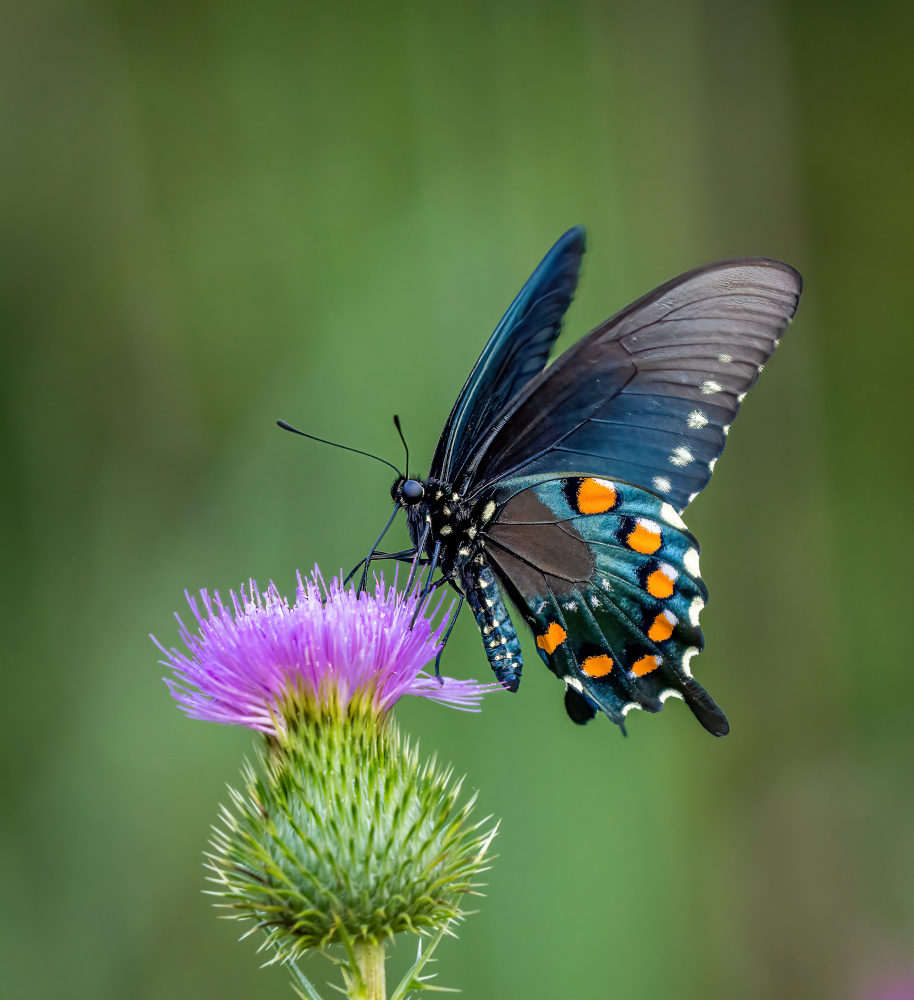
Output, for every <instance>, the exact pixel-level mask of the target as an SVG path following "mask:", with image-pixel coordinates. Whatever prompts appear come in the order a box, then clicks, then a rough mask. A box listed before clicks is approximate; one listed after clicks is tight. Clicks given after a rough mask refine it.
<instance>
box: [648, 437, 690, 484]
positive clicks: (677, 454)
mask: <svg viewBox="0 0 914 1000" xmlns="http://www.w3.org/2000/svg"><path fill="white" fill-rule="evenodd" d="M669 460H670V461H671V462H672V463H673V465H676V466H679V468H680V469H681V468H682V467H683V466H686V465H688V464H689V463H690V462H694V461H695V457H694V455H693V454H692V453H691V452H690V451H689V449H688V448H684V447H683V446H682V445H680V446H679V447H678V448H674V449H673V454H672V455H670V458H669ZM654 482H655V483H656V482H657V480H656V479H655V480H654Z"/></svg>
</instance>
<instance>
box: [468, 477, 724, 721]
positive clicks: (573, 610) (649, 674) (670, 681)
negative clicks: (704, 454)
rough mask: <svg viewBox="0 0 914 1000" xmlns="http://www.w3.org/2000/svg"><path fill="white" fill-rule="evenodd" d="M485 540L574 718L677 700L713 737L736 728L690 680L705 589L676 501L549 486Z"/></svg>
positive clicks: (606, 487) (587, 482)
mask: <svg viewBox="0 0 914 1000" xmlns="http://www.w3.org/2000/svg"><path fill="white" fill-rule="evenodd" d="M485 540H486V550H487V553H488V559H489V561H490V563H491V565H492V566H493V569H494V571H495V574H496V575H497V577H498V579H499V582H500V583H501V585H502V587H503V588H504V589H505V591H506V592H507V594H508V596H509V597H510V598H511V600H512V601H513V602H514V604H515V605H516V606H517V607H518V608H519V609H520V611H521V614H522V615H523V616H524V618H525V620H526V621H527V623H528V625H529V626H530V627H531V629H532V630H533V633H534V636H535V638H536V644H537V650H538V652H539V654H540V656H541V657H542V658H543V659H544V660H545V662H546V663H547V665H548V666H549V668H550V669H551V670H552V671H553V672H554V673H555V674H556V675H557V676H559V677H560V678H561V679H562V680H564V681H565V685H566V692H567V693H566V708H568V712H569V715H571V717H572V718H573V719H575V721H587V718H589V717H590V716H591V715H592V714H593V713H594V711H595V710H597V709H599V710H601V711H603V712H605V713H606V714H607V715H608V716H609V717H610V718H611V719H613V721H615V722H617V723H619V724H620V725H621V724H622V720H623V718H624V716H625V713H626V712H627V711H629V710H630V709H631V708H633V707H637V708H643V709H646V710H648V711H652V712H656V711H659V710H660V708H661V707H662V704H663V702H664V701H665V700H666V698H668V697H670V696H671V695H673V696H678V697H682V698H684V699H685V701H686V702H687V703H688V704H689V706H690V708H691V709H692V711H693V712H694V713H695V715H696V716H697V717H698V719H699V721H701V723H702V724H703V725H704V726H705V728H707V729H708V730H709V731H711V732H712V733H715V734H716V735H723V734H724V733H725V732H726V731H727V722H726V719H725V718H724V716H723V714H722V713H721V712H720V710H719V709H718V708H717V706H716V705H715V704H714V702H713V701H712V700H711V699H710V698H709V697H708V695H707V694H706V693H705V691H704V690H703V688H701V687H700V685H698V684H697V683H696V682H695V681H694V680H693V678H692V676H691V669H690V661H691V659H692V657H693V656H694V655H695V654H696V653H697V652H699V651H700V650H701V648H702V645H703V639H702V635H701V630H700V628H699V626H698V616H699V613H700V611H701V609H702V608H703V607H704V604H705V601H706V599H707V592H706V590H705V587H704V584H703V583H702V582H701V577H700V575H699V566H698V545H697V543H696V541H695V539H694V538H693V536H692V535H691V534H689V532H688V531H687V530H686V528H685V525H684V524H683V523H682V520H681V519H680V517H679V515H678V514H677V512H676V511H675V509H674V508H673V507H672V506H671V505H670V504H668V503H665V502H664V501H662V500H660V499H659V498H657V497H656V496H654V495H653V494H651V493H648V492H647V491H645V490H642V489H639V488H638V487H634V486H630V485H628V484H625V483H619V482H616V481H609V480H603V479H597V478H593V477H571V478H562V479H552V480H547V481H544V482H540V483H539V484H537V485H535V486H532V487H529V488H527V489H524V490H521V491H520V492H518V493H516V494H515V495H514V496H513V497H511V498H510V499H509V500H508V501H507V502H506V503H505V504H504V505H503V506H502V508H501V510H500V511H499V512H498V513H497V514H496V515H495V517H494V518H493V520H492V523H491V524H490V525H489V526H487V528H486V533H485Z"/></svg>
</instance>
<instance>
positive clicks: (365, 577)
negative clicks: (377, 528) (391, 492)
mask: <svg viewBox="0 0 914 1000" xmlns="http://www.w3.org/2000/svg"><path fill="white" fill-rule="evenodd" d="M399 509H400V508H399V507H394V512H393V513H392V514H391V515H390V517H389V518H388V521H387V524H385V525H384V530H383V531H382V532H381V534H380V535H378V537H377V538H376V539H375V542H374V545H372V547H371V548H370V549H369V550H368V555H367V556H365V558H364V560H363V562H364V564H365V569H363V570H362V577H361V579H360V580H359V593H361V592H362V591H363V590H364V589H365V584H366V583H367V582H368V567H369V566H370V565H371V559H372V556H374V554H375V549H377V547H378V546H379V545H380V544H381V539H382V538H383V537H384V536H385V535H386V534H387V529H388V528H389V527H390V526H391V525H392V524H393V523H394V518H395V517H396V516H397V511H398V510H399ZM359 565H361V563H360V564H359ZM358 568H359V567H358V566H356V568H355V569H354V570H353V571H352V572H351V573H350V574H349V576H347V577H346V582H347V583H348V582H349V581H350V580H351V579H352V577H353V576H354V575H355V572H356V570H357V569H358Z"/></svg>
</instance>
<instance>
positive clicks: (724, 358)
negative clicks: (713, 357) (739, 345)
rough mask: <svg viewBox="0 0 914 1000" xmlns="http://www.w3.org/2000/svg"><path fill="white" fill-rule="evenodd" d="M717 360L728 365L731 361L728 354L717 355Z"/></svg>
mask: <svg viewBox="0 0 914 1000" xmlns="http://www.w3.org/2000/svg"><path fill="white" fill-rule="evenodd" d="M717 360H718V361H722V362H723V363H724V364H728V363H729V362H730V361H732V360H733V358H731V357H730V355H729V354H718V355H717Z"/></svg>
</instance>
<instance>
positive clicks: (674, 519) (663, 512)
mask: <svg viewBox="0 0 914 1000" xmlns="http://www.w3.org/2000/svg"><path fill="white" fill-rule="evenodd" d="M660 516H661V517H662V518H663V520H664V521H666V523H667V524H669V525H671V526H672V527H674V528H678V529H679V530H680V531H685V530H686V526H685V521H683V519H682V518H681V517H680V516H679V515H678V514H677V513H676V511H675V509H674V508H673V507H671V506H670V505H669V504H668V503H665V504H664V505H663V506H662V507H661V508H660Z"/></svg>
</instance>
